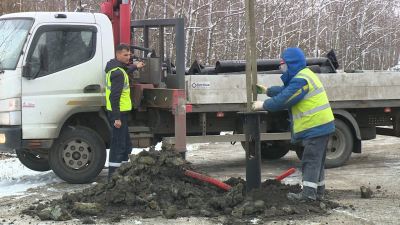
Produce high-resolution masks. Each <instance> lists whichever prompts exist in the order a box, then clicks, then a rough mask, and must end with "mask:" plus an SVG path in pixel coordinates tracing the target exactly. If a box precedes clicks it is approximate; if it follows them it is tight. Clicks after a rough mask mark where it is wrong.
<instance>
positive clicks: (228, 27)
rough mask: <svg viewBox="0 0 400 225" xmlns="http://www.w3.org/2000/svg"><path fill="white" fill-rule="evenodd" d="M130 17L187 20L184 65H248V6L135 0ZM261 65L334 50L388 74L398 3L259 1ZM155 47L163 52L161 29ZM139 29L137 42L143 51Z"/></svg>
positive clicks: (351, 64) (218, 0) (346, 62)
mask: <svg viewBox="0 0 400 225" xmlns="http://www.w3.org/2000/svg"><path fill="white" fill-rule="evenodd" d="M79 2H80V1H79V0H38V1H36V0H29V1H28V0H1V3H0V15H4V14H7V13H13V12H27V11H74V10H75V9H76V8H77V6H78V5H79ZM81 2H82V5H84V6H85V8H84V12H101V10H100V8H101V2H102V1H101V0H81ZM131 5H132V7H131V9H132V12H131V16H132V17H131V18H132V19H135V20H139V19H160V18H184V19H185V56H186V66H187V67H190V65H191V64H192V63H193V62H194V60H196V59H197V61H198V62H200V64H202V65H215V63H216V61H219V60H243V59H245V43H246V40H245V38H246V33H245V31H246V27H245V15H244V10H245V9H244V0H136V1H135V0H131ZM255 13H256V15H255V20H256V21H255V22H256V46H257V55H258V59H276V58H280V57H281V54H282V52H283V51H284V50H285V49H286V48H288V47H293V46H295V47H299V48H300V49H302V50H303V52H304V54H305V55H306V57H323V56H325V55H326V54H327V53H328V52H329V51H330V50H331V49H335V51H336V55H337V57H338V59H339V63H340V65H341V67H340V69H360V70H387V69H390V68H392V67H393V66H395V65H397V64H398V61H399V54H400V39H399V38H400V29H399V24H400V15H399V13H400V0H256V1H255ZM151 32H153V33H151V34H154V35H153V39H152V40H151V42H150V44H151V46H150V47H153V48H156V49H157V48H158V46H157V45H158V35H157V31H156V30H154V31H151ZM140 33H141V32H140V31H137V32H136V31H135V35H134V40H133V42H134V43H135V44H136V45H142V44H143V42H142V39H141V37H140V35H141V34H140ZM165 40H166V41H165V42H166V46H167V47H166V53H165V57H168V58H172V60H174V51H173V49H174V32H173V30H171V29H166V31H165Z"/></svg>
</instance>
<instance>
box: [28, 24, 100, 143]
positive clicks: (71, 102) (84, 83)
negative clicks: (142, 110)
mask: <svg viewBox="0 0 400 225" xmlns="http://www.w3.org/2000/svg"><path fill="white" fill-rule="evenodd" d="M98 30H100V27H99V26H97V25H93V24H90V25H73V24H72V25H71V24H66V25H59V24H57V25H51V24H50V25H42V26H40V27H38V28H37V29H36V30H34V32H33V33H34V35H33V37H32V38H31V43H30V45H29V49H28V52H27V55H26V59H25V62H24V63H25V65H30V73H29V74H30V77H29V78H23V79H22V98H21V103H22V124H23V125H22V131H23V132H22V136H23V139H48V138H56V137H57V128H58V126H59V124H60V122H61V121H62V120H63V118H65V117H66V116H68V115H69V114H73V112H78V111H79V110H80V109H82V108H85V107H86V108H87V107H93V106H101V105H104V103H103V101H104V99H105V97H104V93H103V91H102V87H104V84H103V83H104V71H103V65H102V62H103V60H102V55H101V47H100V46H101V45H100V44H98V43H101V36H100V35H99V33H100V32H98ZM43 45H46V46H47V49H48V62H49V68H48V70H47V71H43V69H41V67H40V63H39V49H40V47H41V46H43ZM82 111H83V110H82Z"/></svg>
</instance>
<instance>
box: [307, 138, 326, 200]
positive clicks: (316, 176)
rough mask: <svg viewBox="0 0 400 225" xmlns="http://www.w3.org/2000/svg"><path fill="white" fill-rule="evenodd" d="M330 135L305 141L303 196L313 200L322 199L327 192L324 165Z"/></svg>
mask: <svg viewBox="0 0 400 225" xmlns="http://www.w3.org/2000/svg"><path fill="white" fill-rule="evenodd" d="M329 136H330V134H327V135H323V136H319V137H314V138H309V139H306V140H304V141H303V145H304V151H303V156H302V158H301V171H302V174H303V190H302V191H301V194H302V195H304V196H307V197H309V198H311V199H314V200H315V199H316V197H317V195H318V196H320V197H322V196H323V195H324V191H325V173H324V164H325V158H326V148H327V146H328V141H329Z"/></svg>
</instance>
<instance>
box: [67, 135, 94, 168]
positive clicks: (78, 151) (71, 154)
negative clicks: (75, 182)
mask: <svg viewBox="0 0 400 225" xmlns="http://www.w3.org/2000/svg"><path fill="white" fill-rule="evenodd" d="M92 153H93V152H92V146H91V145H90V144H89V143H88V142H86V141H85V140H81V139H79V140H76V139H75V140H70V141H67V142H65V143H64V144H63V145H62V147H61V158H62V161H63V162H64V165H65V166H66V167H67V168H69V169H72V170H80V169H82V168H84V167H87V166H88V164H89V163H90V162H91V161H92V158H93V154H92Z"/></svg>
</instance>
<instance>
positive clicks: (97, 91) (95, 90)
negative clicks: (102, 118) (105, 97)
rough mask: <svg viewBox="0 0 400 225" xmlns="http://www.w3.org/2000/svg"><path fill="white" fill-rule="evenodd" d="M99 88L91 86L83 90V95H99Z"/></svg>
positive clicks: (94, 85)
mask: <svg viewBox="0 0 400 225" xmlns="http://www.w3.org/2000/svg"><path fill="white" fill-rule="evenodd" d="M100 91H101V87H100V85H99V84H91V85H88V86H86V87H85V88H84V89H83V93H100Z"/></svg>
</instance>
